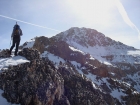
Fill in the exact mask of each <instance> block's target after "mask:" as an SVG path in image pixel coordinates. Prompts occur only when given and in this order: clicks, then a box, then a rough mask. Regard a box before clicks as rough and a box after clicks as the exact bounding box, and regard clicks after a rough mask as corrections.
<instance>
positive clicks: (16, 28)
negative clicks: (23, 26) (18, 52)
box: [13, 25, 20, 36]
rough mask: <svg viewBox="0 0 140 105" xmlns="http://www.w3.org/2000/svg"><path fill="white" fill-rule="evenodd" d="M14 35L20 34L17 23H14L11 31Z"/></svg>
mask: <svg viewBox="0 0 140 105" xmlns="http://www.w3.org/2000/svg"><path fill="white" fill-rule="evenodd" d="M13 34H14V36H20V28H19V26H18V25H16V26H15V27H14V32H13Z"/></svg>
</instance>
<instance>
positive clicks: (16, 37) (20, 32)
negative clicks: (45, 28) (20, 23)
mask: <svg viewBox="0 0 140 105" xmlns="http://www.w3.org/2000/svg"><path fill="white" fill-rule="evenodd" d="M15 30H16V28H15V27H14V29H13V32H12V35H11V37H12V38H13V39H20V36H22V35H23V34H22V30H21V29H20V28H19V29H18V31H19V35H14V32H15Z"/></svg>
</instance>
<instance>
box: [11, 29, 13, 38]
mask: <svg viewBox="0 0 140 105" xmlns="http://www.w3.org/2000/svg"><path fill="white" fill-rule="evenodd" d="M13 33H14V30H13V32H12V34H11V38H12V37H13Z"/></svg>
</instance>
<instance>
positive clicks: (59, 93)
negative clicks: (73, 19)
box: [0, 27, 140, 105]
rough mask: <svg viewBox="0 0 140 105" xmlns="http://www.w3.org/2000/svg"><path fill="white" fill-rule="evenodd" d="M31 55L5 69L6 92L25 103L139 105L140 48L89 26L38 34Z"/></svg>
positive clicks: (28, 48) (26, 49)
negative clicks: (47, 34) (50, 34)
mask: <svg viewBox="0 0 140 105" xmlns="http://www.w3.org/2000/svg"><path fill="white" fill-rule="evenodd" d="M20 48H21V49H22V50H21V52H19V55H20V56H23V57H25V58H27V59H28V60H30V62H28V63H24V64H20V65H17V66H10V67H9V68H8V69H7V70H6V71H4V72H2V73H1V74H0V81H1V84H0V87H1V89H2V90H4V93H3V96H4V97H5V98H6V99H7V100H8V101H9V102H12V103H20V104H21V105H140V82H139V79H140V78H139V75H140V71H139V69H140V51H139V50H138V49H135V48H134V47H131V46H127V45H124V44H123V43H121V42H116V41H115V40H112V39H110V38H108V37H106V36H105V35H103V34H102V33H100V32H98V31H96V30H94V29H88V28H77V27H75V28H71V29H69V30H67V31H65V32H61V33H59V34H57V35H56V36H54V37H51V38H47V37H45V36H40V37H36V38H34V39H31V40H30V41H28V42H25V43H24V44H23V45H22V46H20Z"/></svg>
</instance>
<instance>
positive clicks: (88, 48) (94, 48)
mask: <svg viewBox="0 0 140 105" xmlns="http://www.w3.org/2000/svg"><path fill="white" fill-rule="evenodd" d="M54 38H55V39H57V40H63V41H66V42H67V43H68V44H69V45H70V46H72V47H74V48H76V49H78V50H81V51H82V52H84V53H88V54H90V55H92V56H93V57H94V58H96V59H98V60H99V61H100V62H102V63H105V64H112V65H113V64H114V63H116V62H123V63H130V64H140V50H137V49H135V48H134V47H130V46H127V45H125V44H123V43H121V42H116V41H115V40H112V39H110V38H108V37H106V36H105V35H104V34H102V33H100V32H98V31H96V30H94V29H87V28H76V27H75V28H71V29H69V30H67V31H65V32H62V33H60V34H58V35H56V36H54Z"/></svg>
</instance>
